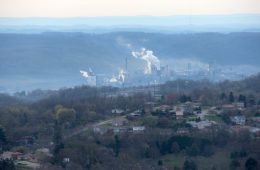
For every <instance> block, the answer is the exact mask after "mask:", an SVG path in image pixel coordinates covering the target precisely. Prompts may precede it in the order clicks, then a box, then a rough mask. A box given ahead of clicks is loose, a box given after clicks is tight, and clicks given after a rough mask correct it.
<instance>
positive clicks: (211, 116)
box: [205, 114, 223, 123]
mask: <svg viewBox="0 0 260 170" xmlns="http://www.w3.org/2000/svg"><path fill="white" fill-rule="evenodd" d="M205 118H206V119H208V120H210V121H215V122H217V123H223V120H222V119H221V117H220V116H218V115H215V114H211V115H206V116H205Z"/></svg>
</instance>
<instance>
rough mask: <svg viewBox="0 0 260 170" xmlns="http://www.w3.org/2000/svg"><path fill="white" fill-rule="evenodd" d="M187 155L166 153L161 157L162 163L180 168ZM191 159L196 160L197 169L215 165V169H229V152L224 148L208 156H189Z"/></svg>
mask: <svg viewBox="0 0 260 170" xmlns="http://www.w3.org/2000/svg"><path fill="white" fill-rule="evenodd" d="M186 158H187V155H185V154H183V153H180V154H168V155H165V156H163V157H162V158H161V159H162V160H163V163H164V164H165V165H167V166H168V167H170V168H171V169H173V168H174V167H175V166H176V167H179V168H182V166H183V163H184V161H185V159H186ZM190 159H192V160H193V161H195V162H196V164H197V166H198V169H199V170H210V169H212V168H213V167H215V168H216V169H217V170H228V169H229V163H230V158H229V152H226V151H224V150H219V151H216V152H215V154H214V155H212V156H210V157H204V156H196V157H190Z"/></svg>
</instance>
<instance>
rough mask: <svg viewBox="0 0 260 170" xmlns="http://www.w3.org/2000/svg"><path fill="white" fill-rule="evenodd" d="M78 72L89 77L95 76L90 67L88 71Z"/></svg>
mask: <svg viewBox="0 0 260 170" xmlns="http://www.w3.org/2000/svg"><path fill="white" fill-rule="evenodd" d="M79 72H80V73H81V75H82V76H83V77H85V78H89V77H93V76H95V75H94V73H93V71H92V69H91V68H89V71H84V70H80V71H79Z"/></svg>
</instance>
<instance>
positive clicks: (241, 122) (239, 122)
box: [231, 116, 246, 125]
mask: <svg viewBox="0 0 260 170" xmlns="http://www.w3.org/2000/svg"><path fill="white" fill-rule="evenodd" d="M231 121H232V122H233V123H235V124H237V125H245V123H246V117H245V116H234V117H231Z"/></svg>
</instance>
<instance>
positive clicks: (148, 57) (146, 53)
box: [132, 48, 160, 74]
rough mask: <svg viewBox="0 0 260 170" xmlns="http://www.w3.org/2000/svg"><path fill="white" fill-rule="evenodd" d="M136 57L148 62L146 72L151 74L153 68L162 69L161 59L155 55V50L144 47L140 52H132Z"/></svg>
mask: <svg viewBox="0 0 260 170" xmlns="http://www.w3.org/2000/svg"><path fill="white" fill-rule="evenodd" d="M132 55H133V56H134V57H135V58H138V59H142V60H144V61H145V62H146V67H145V70H144V74H151V73H152V68H155V69H156V70H160V60H159V59H158V58H157V57H156V56H155V55H153V51H150V50H146V49H145V48H142V49H141V51H140V52H132Z"/></svg>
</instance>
